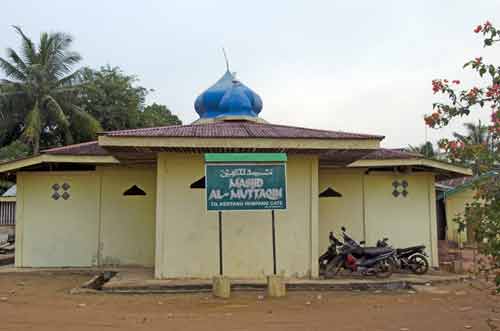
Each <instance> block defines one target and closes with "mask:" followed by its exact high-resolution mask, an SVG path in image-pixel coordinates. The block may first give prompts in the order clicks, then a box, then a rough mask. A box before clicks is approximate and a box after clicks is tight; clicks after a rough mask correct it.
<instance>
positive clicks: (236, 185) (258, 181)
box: [205, 153, 287, 276]
mask: <svg viewBox="0 0 500 331" xmlns="http://www.w3.org/2000/svg"><path fill="white" fill-rule="evenodd" d="M286 161H287V156H286V154H284V153H213V154H205V162H206V163H205V183H206V203H207V210H208V211H217V212H218V216H219V218H218V220H219V273H220V275H221V276H222V275H223V272H224V269H223V250H222V212H223V211H245V210H247V211H258V210H260V211H264V210H270V211H271V222H272V245H273V246H272V249H273V251H272V254H273V274H274V275H276V274H277V262H276V221H275V218H276V216H275V210H280V209H281V210H283V209H286V208H287V191H286Z"/></svg>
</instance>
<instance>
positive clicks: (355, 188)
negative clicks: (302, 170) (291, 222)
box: [319, 168, 438, 266]
mask: <svg viewBox="0 0 500 331" xmlns="http://www.w3.org/2000/svg"><path fill="white" fill-rule="evenodd" d="M365 171H366V169H352V170H348V169H332V168H330V169H329V168H321V169H320V172H319V185H320V190H319V191H320V192H322V191H323V190H324V189H326V188H327V187H328V186H331V187H332V188H333V189H335V190H336V191H338V192H340V193H341V194H342V195H343V196H342V197H341V198H322V199H320V203H319V204H320V222H319V229H320V237H319V240H320V254H321V253H322V252H324V251H325V250H326V249H327V247H328V245H329V242H328V233H329V232H330V231H332V230H333V231H334V232H335V233H336V234H337V237H339V238H341V237H340V227H341V226H342V225H345V226H346V227H347V230H348V233H349V234H351V235H352V237H353V238H354V239H356V240H358V241H361V240H366V242H367V245H375V244H376V242H377V240H379V239H382V238H384V237H388V238H389V239H390V240H391V243H392V244H393V245H394V247H407V246H413V245H419V244H424V245H426V246H427V248H426V251H427V253H428V254H429V255H431V263H432V264H433V265H434V266H437V263H438V262H437V261H438V257H437V223H436V206H435V197H434V194H435V193H434V176H433V175H432V174H415V173H413V174H408V175H396V174H387V173H376V172H372V173H371V174H369V175H365V174H364V172H365ZM395 179H398V180H401V179H406V180H407V181H408V184H409V187H408V192H409V194H408V196H407V197H406V198H403V197H401V196H400V197H397V198H395V197H394V196H393V195H392V191H393V187H392V182H393V181H394V180H395Z"/></svg>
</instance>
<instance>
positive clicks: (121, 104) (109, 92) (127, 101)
mask: <svg viewBox="0 0 500 331" xmlns="http://www.w3.org/2000/svg"><path fill="white" fill-rule="evenodd" d="M137 81H138V79H137V78H136V77H135V76H130V75H126V74H124V73H123V71H121V70H120V68H118V67H110V66H105V67H101V69H100V70H93V69H90V68H84V69H83V71H82V83H83V85H82V89H81V91H80V93H79V95H78V100H77V103H78V104H80V105H81V107H82V108H83V109H84V110H85V111H86V112H87V113H88V114H90V115H92V116H93V117H95V118H96V119H97V120H98V121H99V122H100V123H101V125H102V128H103V129H104V130H121V129H132V128H136V127H137V126H138V124H139V115H140V114H139V112H140V110H142V108H143V107H144V101H145V98H146V95H147V92H148V91H147V89H146V88H144V87H141V86H139V87H136V86H134V84H135V83H136V82H137Z"/></svg>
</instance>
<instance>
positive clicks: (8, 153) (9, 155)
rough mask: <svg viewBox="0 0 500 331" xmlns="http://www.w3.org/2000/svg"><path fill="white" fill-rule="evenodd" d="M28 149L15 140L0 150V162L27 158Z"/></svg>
mask: <svg viewBox="0 0 500 331" xmlns="http://www.w3.org/2000/svg"><path fill="white" fill-rule="evenodd" d="M29 153H30V147H29V146H28V145H26V144H24V143H23V142H21V141H19V140H15V141H13V142H12V143H10V144H9V145H7V146H4V147H2V148H0V162H5V161H10V160H14V159H17V158H20V157H25V156H28V155H29Z"/></svg>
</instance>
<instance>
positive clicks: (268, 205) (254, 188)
mask: <svg viewBox="0 0 500 331" xmlns="http://www.w3.org/2000/svg"><path fill="white" fill-rule="evenodd" d="M206 199H207V209H208V210H214V211H224V210H274V209H286V165H285V163H282V162H281V163H207V164H206Z"/></svg>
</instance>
